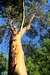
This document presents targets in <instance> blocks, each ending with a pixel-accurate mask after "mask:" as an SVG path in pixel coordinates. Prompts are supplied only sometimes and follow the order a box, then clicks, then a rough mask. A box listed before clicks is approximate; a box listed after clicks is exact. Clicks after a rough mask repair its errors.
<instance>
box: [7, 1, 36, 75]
mask: <svg viewBox="0 0 50 75" xmlns="http://www.w3.org/2000/svg"><path fill="white" fill-rule="evenodd" d="M34 17H35V14H33V16H32V17H31V18H30V21H29V23H28V24H27V25H26V26H25V27H23V24H24V19H25V10H24V0H22V24H21V28H20V30H19V31H18V30H17V27H16V26H14V27H12V22H13V20H12V21H11V22H10V16H9V27H10V29H11V31H12V34H11V37H10V44H9V64H8V65H9V67H8V75H27V71H26V66H25V62H24V52H23V49H22V44H21V38H22V36H23V34H24V33H25V31H26V30H29V29H30V22H31V21H32V20H33V18H34Z"/></svg>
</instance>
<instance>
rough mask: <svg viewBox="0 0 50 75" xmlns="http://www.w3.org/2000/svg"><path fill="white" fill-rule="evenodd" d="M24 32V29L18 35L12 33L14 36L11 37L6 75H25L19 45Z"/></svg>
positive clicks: (20, 46) (21, 51)
mask: <svg viewBox="0 0 50 75" xmlns="http://www.w3.org/2000/svg"><path fill="white" fill-rule="evenodd" d="M25 31H26V27H25V28H24V29H23V30H22V31H20V32H18V33H16V32H15V31H14V33H15V34H12V36H11V39H10V49H9V69H8V75H27V71H26V67H25V62H24V52H23V49H22V45H21V37H22V35H23V34H24V32H25Z"/></svg>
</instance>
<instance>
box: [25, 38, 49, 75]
mask: <svg viewBox="0 0 50 75" xmlns="http://www.w3.org/2000/svg"><path fill="white" fill-rule="evenodd" d="M31 51H32V50H31ZM25 63H26V67H27V72H28V75H50V39H46V40H45V41H44V46H43V48H41V47H39V46H37V47H36V50H35V51H34V52H29V53H28V57H27V58H26V57H25Z"/></svg>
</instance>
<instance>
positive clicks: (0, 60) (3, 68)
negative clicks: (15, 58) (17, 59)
mask: <svg viewBox="0 0 50 75" xmlns="http://www.w3.org/2000/svg"><path fill="white" fill-rule="evenodd" d="M7 72H8V60H7V58H6V57H5V55H4V52H3V51H2V52H1V53H0V75H1V73H2V74H3V75H7Z"/></svg>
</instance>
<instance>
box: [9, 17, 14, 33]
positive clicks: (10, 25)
mask: <svg viewBox="0 0 50 75" xmlns="http://www.w3.org/2000/svg"><path fill="white" fill-rule="evenodd" d="M12 22H13V20H12V21H11V22H10V18H9V27H10V29H11V31H12V32H13V31H14V29H13V28H12Z"/></svg>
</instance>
